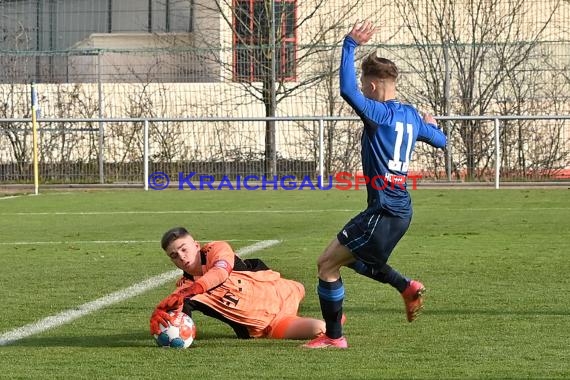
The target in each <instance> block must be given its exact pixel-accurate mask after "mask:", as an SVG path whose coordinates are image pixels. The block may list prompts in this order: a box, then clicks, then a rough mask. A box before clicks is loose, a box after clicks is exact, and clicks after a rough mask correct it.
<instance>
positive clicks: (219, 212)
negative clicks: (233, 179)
mask: <svg viewBox="0 0 570 380" xmlns="http://www.w3.org/2000/svg"><path fill="white" fill-rule="evenodd" d="M414 208H415V209H421V210H440V208H437V207H425V206H421V205H418V206H415V207H414ZM540 210H552V211H560V210H570V207H471V208H461V209H459V208H458V209H451V211H521V212H524V211H540ZM359 211H362V210H361V209H318V210H314V209H313V210H172V211H151V210H149V211H56V212H33V211H31V212H0V216H42V215H159V214H311V213H324V212H326V213H330V212H353V213H356V212H359Z"/></svg>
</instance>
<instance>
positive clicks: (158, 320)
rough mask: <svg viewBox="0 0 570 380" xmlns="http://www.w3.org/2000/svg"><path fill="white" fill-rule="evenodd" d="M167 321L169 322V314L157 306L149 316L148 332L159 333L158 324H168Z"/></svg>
mask: <svg viewBox="0 0 570 380" xmlns="http://www.w3.org/2000/svg"><path fill="white" fill-rule="evenodd" d="M168 322H170V315H169V314H168V313H167V312H166V311H164V310H162V309H159V308H158V307H157V308H156V309H154V312H153V313H152V315H151V316H150V333H151V334H153V335H154V334H160V325H163V326H168Z"/></svg>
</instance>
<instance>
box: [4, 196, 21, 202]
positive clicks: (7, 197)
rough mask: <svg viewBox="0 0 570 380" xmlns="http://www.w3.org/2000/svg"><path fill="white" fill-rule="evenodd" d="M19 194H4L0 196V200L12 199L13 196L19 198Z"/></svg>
mask: <svg viewBox="0 0 570 380" xmlns="http://www.w3.org/2000/svg"><path fill="white" fill-rule="evenodd" d="M20 197H21V195H6V196H5V197H0V201H3V200H6V199H14V198H20Z"/></svg>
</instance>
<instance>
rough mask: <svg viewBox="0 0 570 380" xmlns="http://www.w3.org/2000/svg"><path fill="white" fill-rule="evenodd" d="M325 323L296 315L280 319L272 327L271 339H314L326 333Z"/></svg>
mask: <svg viewBox="0 0 570 380" xmlns="http://www.w3.org/2000/svg"><path fill="white" fill-rule="evenodd" d="M325 326H326V325H325V321H322V320H320V319H315V318H305V317H299V316H296V315H290V316H285V317H283V318H280V319H279V320H278V321H276V322H275V324H274V326H272V329H271V333H270V334H269V337H270V338H273V339H312V338H314V337H317V336H319V335H321V334H324V332H325V328H326V327H325Z"/></svg>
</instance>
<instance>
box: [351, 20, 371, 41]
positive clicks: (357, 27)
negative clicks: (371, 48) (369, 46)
mask: <svg viewBox="0 0 570 380" xmlns="http://www.w3.org/2000/svg"><path fill="white" fill-rule="evenodd" d="M374 32H376V28H375V27H374V26H373V25H372V22H370V21H368V20H365V21H363V22H360V21H357V22H356V23H355V24H354V25H353V27H352V30H351V31H350V33H348V35H349V36H350V37H351V38H352V39H353V40H354V41H356V43H357V44H359V45H363V44H365V43H367V42H368V41H369V40H370V38H371V37H372V35H373V34H374Z"/></svg>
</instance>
